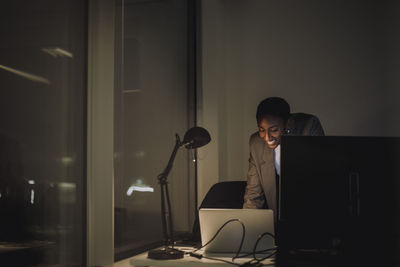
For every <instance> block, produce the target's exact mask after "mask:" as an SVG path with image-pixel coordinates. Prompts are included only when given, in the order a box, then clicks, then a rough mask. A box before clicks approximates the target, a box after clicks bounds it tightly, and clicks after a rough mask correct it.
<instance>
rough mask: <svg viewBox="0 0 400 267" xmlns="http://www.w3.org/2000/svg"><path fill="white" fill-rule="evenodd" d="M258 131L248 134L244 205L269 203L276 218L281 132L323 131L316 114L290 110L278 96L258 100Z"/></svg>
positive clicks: (282, 133)
mask: <svg viewBox="0 0 400 267" xmlns="http://www.w3.org/2000/svg"><path fill="white" fill-rule="evenodd" d="M256 119H257V124H258V132H257V133H254V134H253V135H252V136H251V137H250V159H249V163H250V164H249V171H248V174H247V187H246V193H245V195H244V204H243V208H263V207H268V208H269V209H272V210H273V211H274V216H275V220H276V219H277V197H278V196H277V193H276V192H277V182H276V181H277V179H278V176H279V175H280V144H281V137H282V136H283V135H324V130H323V129H322V126H321V124H320V122H319V120H318V118H317V117H315V116H313V115H310V114H304V113H294V114H291V113H290V106H289V104H288V103H287V102H286V100H284V99H283V98H280V97H269V98H266V99H264V100H263V101H261V102H260V104H259V105H258V107H257V114H256Z"/></svg>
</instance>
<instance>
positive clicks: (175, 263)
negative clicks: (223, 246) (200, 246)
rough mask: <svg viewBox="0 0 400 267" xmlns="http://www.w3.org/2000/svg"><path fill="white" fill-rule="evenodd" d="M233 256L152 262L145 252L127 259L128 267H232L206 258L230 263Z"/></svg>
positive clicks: (271, 262)
mask: <svg viewBox="0 0 400 267" xmlns="http://www.w3.org/2000/svg"><path fill="white" fill-rule="evenodd" d="M176 248H177V249H180V250H182V251H185V252H190V251H192V250H194V248H192V247H176ZM203 252H204V251H202V250H199V251H198V252H197V253H199V254H203ZM267 255H268V254H262V255H258V256H259V257H260V258H261V257H263V256H267ZM233 256H234V254H210V255H209V254H207V255H206V257H207V258H202V259H197V258H195V257H191V256H189V255H187V254H186V255H185V256H184V258H183V259H179V260H153V259H149V258H147V252H145V253H142V254H139V255H137V256H134V257H132V258H130V259H129V263H130V266H132V267H144V266H154V267H158V266H160V267H164V266H165V267H179V266H188V267H204V266H213V267H214V266H215V267H219V266H221V267H226V266H234V265H232V264H229V263H225V262H221V261H217V260H212V259H209V258H208V257H212V258H217V259H223V260H226V261H230V262H232V257H233ZM251 259H252V257H247V258H238V259H235V260H234V261H233V263H236V264H242V263H245V262H248V261H250V260H251ZM262 263H263V264H265V265H268V266H275V264H274V260H273V259H266V260H264V261H263V262H262Z"/></svg>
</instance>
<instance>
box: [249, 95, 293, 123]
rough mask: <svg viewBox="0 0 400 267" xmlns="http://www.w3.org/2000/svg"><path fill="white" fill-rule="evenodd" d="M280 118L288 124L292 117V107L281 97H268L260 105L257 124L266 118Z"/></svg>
mask: <svg viewBox="0 0 400 267" xmlns="http://www.w3.org/2000/svg"><path fill="white" fill-rule="evenodd" d="M268 115H272V116H276V117H280V118H282V119H283V121H284V122H285V123H286V122H287V120H288V119H289V116H290V106H289V104H288V102H286V100H285V99H283V98H280V97H268V98H266V99H264V100H263V101H261V102H260V104H258V107H257V114H256V118H257V122H258V123H260V122H261V120H262V119H263V118H265V116H268Z"/></svg>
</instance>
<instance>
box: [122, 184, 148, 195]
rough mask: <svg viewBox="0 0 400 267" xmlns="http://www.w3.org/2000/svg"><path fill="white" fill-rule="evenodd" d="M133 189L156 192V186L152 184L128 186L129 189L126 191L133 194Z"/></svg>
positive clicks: (127, 193)
mask: <svg viewBox="0 0 400 267" xmlns="http://www.w3.org/2000/svg"><path fill="white" fill-rule="evenodd" d="M133 191H137V192H154V188H153V187H150V186H143V185H141V186H140V185H132V186H130V187H129V188H128V191H127V192H126V195H127V196H131V195H132V193H133Z"/></svg>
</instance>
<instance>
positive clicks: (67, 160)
mask: <svg viewBox="0 0 400 267" xmlns="http://www.w3.org/2000/svg"><path fill="white" fill-rule="evenodd" d="M73 161H74V159H73V158H72V157H62V158H61V163H62V164H64V165H68V164H70V163H72V162H73Z"/></svg>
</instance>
